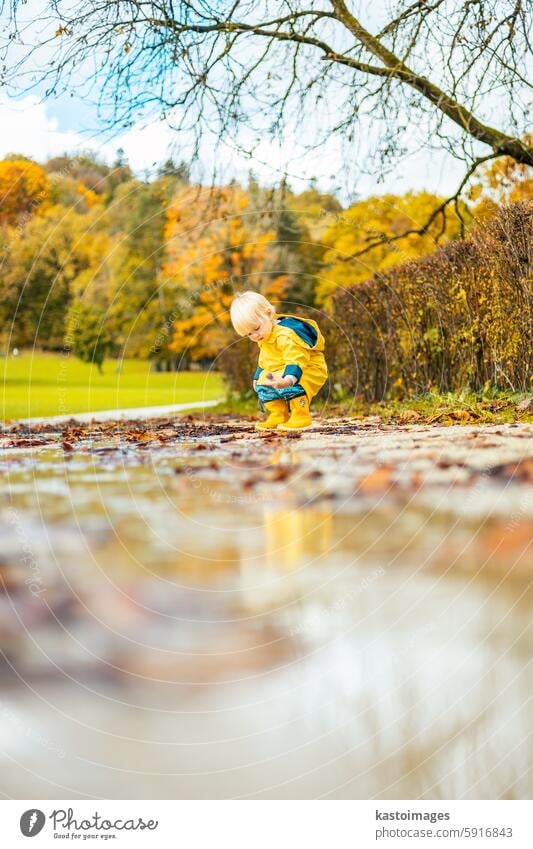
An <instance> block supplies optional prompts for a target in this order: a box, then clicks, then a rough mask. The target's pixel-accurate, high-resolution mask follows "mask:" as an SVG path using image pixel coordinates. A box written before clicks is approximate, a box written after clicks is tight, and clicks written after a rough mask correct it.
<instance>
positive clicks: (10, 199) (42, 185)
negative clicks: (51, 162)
mask: <svg viewBox="0 0 533 849" xmlns="http://www.w3.org/2000/svg"><path fill="white" fill-rule="evenodd" d="M49 193H50V186H49V183H48V177H47V176H46V173H45V172H44V170H43V169H42V168H41V167H40V166H39V165H37V164H36V163H35V162H30V161H29V160H27V159H14V160H3V161H1V162H0V224H3V225H6V224H7V225H12V226H15V225H16V224H18V223H24V222H25V220H27V219H28V217H29V216H30V215H32V214H33V213H34V212H35V211H36V210H37V208H38V207H39V206H40V205H41V204H42V203H43V201H45V200H46V199H47V198H48V196H49Z"/></svg>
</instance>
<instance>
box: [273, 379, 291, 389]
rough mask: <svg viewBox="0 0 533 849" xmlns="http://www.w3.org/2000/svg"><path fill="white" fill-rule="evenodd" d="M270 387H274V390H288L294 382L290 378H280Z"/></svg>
mask: <svg viewBox="0 0 533 849" xmlns="http://www.w3.org/2000/svg"><path fill="white" fill-rule="evenodd" d="M270 385H271V386H273V387H274V389H286V387H287V386H292V385H293V381H292V380H291V379H290V377H278V378H274V380H273V381H272V383H271V384H270Z"/></svg>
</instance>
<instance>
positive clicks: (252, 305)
mask: <svg viewBox="0 0 533 849" xmlns="http://www.w3.org/2000/svg"><path fill="white" fill-rule="evenodd" d="M230 312H231V321H232V324H233V327H234V328H235V330H236V331H237V333H238V334H239V335H240V336H248V337H249V338H250V339H251V340H252V342H257V344H258V345H259V363H258V366H257V369H256V371H255V374H254V377H253V387H254V390H255V391H256V392H257V395H258V398H259V404H260V406H261V408H262V409H263V408H265V409H266V411H267V412H268V418H267V420H266V421H264V422H259V423H258V424H257V425H256V428H257V429H258V430H271V429H273V428H276V429H277V430H288V431H290V430H304V429H306V428H308V427H311V413H310V411H309V405H310V403H311V400H312V399H313V397H314V396H315V395H316V394H317V392H318V390H319V389H320V388H321V387H322V386H323V385H324V383H325V382H326V378H327V376H328V369H327V366H326V360H325V359H324V338H323V336H322V334H321V332H320V330H319V328H318V325H317V323H316V322H315V321H312V320H311V319H309V318H305V319H304V318H298V317H297V316H295V315H285V314H280V315H276V310H275V309H274V307H273V306H272V304H271V303H270V302H269V301H267V299H266V298H265V297H264V296H263V295H260V294H258V293H257V292H242V293H241V294H240V295H237V296H236V297H235V298H234V300H233V302H232V304H231V310H230Z"/></svg>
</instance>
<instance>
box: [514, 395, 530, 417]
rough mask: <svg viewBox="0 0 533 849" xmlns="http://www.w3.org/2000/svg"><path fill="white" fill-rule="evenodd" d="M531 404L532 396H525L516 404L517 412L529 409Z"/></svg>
mask: <svg viewBox="0 0 533 849" xmlns="http://www.w3.org/2000/svg"><path fill="white" fill-rule="evenodd" d="M530 406H531V398H523V399H522V401H520V403H519V404H517V405H516V409H517V412H519V413H523V412H524V411H525V410H528V409H529V408H530Z"/></svg>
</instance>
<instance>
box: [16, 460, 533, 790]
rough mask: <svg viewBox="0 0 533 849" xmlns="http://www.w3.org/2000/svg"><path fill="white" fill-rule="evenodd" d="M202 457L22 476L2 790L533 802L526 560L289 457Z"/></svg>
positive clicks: (35, 464) (89, 463)
mask: <svg viewBox="0 0 533 849" xmlns="http://www.w3.org/2000/svg"><path fill="white" fill-rule="evenodd" d="M265 451H267V450H266V449H265ZM213 453H215V452H213ZM30 462H31V465H24V464H25V463H30ZM209 463H211V466H209ZM209 463H208V462H207V461H202V463H200V462H199V461H196V462H195V463H192V462H191V463H189V464H188V466H187V468H190V469H192V470H193V471H192V472H187V471H183V468H182V467H179V466H178V467H177V471H176V470H175V468H176V457H175V451H174V452H173V453H171V452H170V451H169V452H168V453H167V454H165V453H164V452H163V451H162V452H160V453H159V454H158V455H157V456H155V455H154V462H153V464H152V463H150V462H149V461H147V460H146V459H144V460H143V462H142V463H140V462H138V461H130V459H127V462H126V459H125V461H124V462H123V463H121V462H117V461H116V460H115V459H113V466H110V465H109V463H108V462H106V461H104V460H103V459H102V458H98V457H86V458H81V459H80V458H79V457H76V458H74V459H70V460H69V461H68V462H65V461H64V460H63V458H62V455H60V454H58V453H54V451H47V452H42V453H41V454H39V455H36V454H35V453H33V454H32V456H31V460H27V459H24V461H23V462H21V464H15V465H14V466H13V469H12V472H11V473H10V476H9V482H8V487H7V488H6V490H5V492H4V496H3V501H2V507H1V509H0V533H1V539H2V554H1V557H0V574H1V576H2V585H1V586H2V591H1V592H0V646H1V648H2V652H3V661H1V662H0V685H1V696H0V717H1V719H2V722H0V762H1V767H2V787H1V789H2V791H3V792H4V793H5V794H7V795H9V796H12V797H15V798H28V797H34V798H57V797H58V796H59V797H61V798H70V797H74V798H75V797H84V796H89V797H91V796H94V797H97V798H101V797H110V798H195V797H203V798H217V797H234V796H245V797H246V796H249V797H287V798H300V797H303V798H309V797H322V796H324V797H334V798H370V797H374V796H375V797H380V798H419V797H421V798H432V799H435V798H463V797H464V798H494V797H500V796H501V797H509V798H528V797H529V794H530V793H531V790H532V787H531V781H530V773H529V772H528V768H529V764H530V763H531V752H530V751H529V750H528V744H527V740H528V735H529V732H530V730H531V719H530V712H528V699H529V696H530V694H531V685H532V680H531V673H530V671H529V669H528V658H529V656H530V647H531V633H530V629H531V626H530V615H529V611H530V590H529V583H528V577H527V574H526V570H525V569H522V568H518V567H519V566H520V564H519V561H518V560H517V557H516V556H515V552H514V549H512V551H513V558H514V559H513V562H510V559H509V551H510V550H511V549H509V547H507V549H505V547H504V548H503V550H502V552H501V556H500V555H499V554H497V555H494V554H493V553H492V552H489V551H488V548H487V545H488V540H489V539H490V537H489V536H488V534H490V533H492V534H494V533H495V531H494V530H493V529H491V528H487V529H486V528H485V527H484V525H483V523H479V522H478V523H477V524H476V520H467V519H466V518H465V519H464V520H460V519H458V518H457V517H456V516H453V515H451V514H447V513H444V512H441V511H439V510H436V509H435V508H434V507H433V508H431V509H430V508H428V507H424V506H423V505H421V503H420V502H415V501H412V502H411V501H410V499H409V498H406V499H404V501H403V502H401V503H400V502H398V500H397V498H398V496H397V493H396V494H395V493H392V494H391V495H390V497H387V498H383V499H381V500H379V499H378V500H374V502H372V503H367V501H365V500H363V499H356V498H355V497H354V498H352V499H350V498H343V499H339V500H338V501H336V500H334V499H326V498H321V495H322V487H323V486H324V478H323V476H322V473H320V472H318V471H317V467H318V465H319V460H317V461H316V463H315V464H314V465H313V464H311V466H309V463H308V461H307V458H306V456H305V455H304V454H303V453H300V452H296V451H287V450H286V449H284V450H281V451H278V452H277V453H276V450H275V449H274V450H273V451H271V452H270V453H268V452H267V453H266V454H265V456H264V457H263V458H262V459H261V462H260V463H259V462H258V464H257V466H256V468H252V467H250V464H249V465H248V466H246V464H244V463H243V464H242V465H241V466H239V462H238V459H232V460H231V462H230V461H228V462H226V464H225V466H224V467H223V469H222V470H217V472H216V473H215V471H214V468H215V465H214V463H213V461H212V460H211V459H210V460H209ZM184 468H185V467H184ZM289 474H290V476H291V477H290V485H286V482H285V476H286V475H289ZM513 533H514V530H513V529H512V530H511V531H509V530H508V532H507V535H506V537H505V539H506V540H507V541H508V540H509V539H512V538H513ZM474 539H475V541H476V545H475V546H473V545H472V541H473V540H474ZM517 550H518V548H517ZM520 550H522V549H520ZM506 551H507V553H506ZM489 554H490V557H489ZM517 563H518V566H517ZM489 567H490V568H489ZM29 579H31V581H30V580H29Z"/></svg>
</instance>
